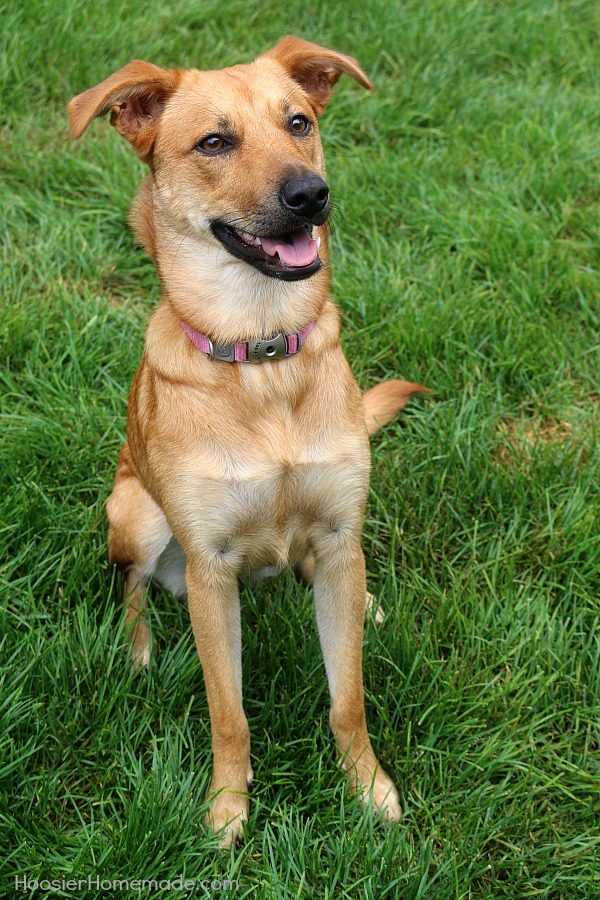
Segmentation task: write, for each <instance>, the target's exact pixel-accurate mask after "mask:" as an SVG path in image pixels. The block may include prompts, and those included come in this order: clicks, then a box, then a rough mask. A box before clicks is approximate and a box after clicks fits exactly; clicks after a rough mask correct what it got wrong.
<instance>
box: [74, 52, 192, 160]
mask: <svg viewBox="0 0 600 900" xmlns="http://www.w3.org/2000/svg"><path fill="white" fill-rule="evenodd" d="M180 80H181V72H179V71H177V70H173V69H159V68H158V66H153V65H152V63H147V62H143V61H142V60H139V59H136V60H134V62H131V63H129V65H127V66H124V67H123V68H122V69H119V71H118V72H115V73H114V75H109V77H108V78H106V79H105V80H104V81H102V82H101V83H100V84H97V85H96V86H95V87H93V88H90V89H89V90H87V91H84V92H83V94H78V96H77V97H73V99H72V100H71V102H70V103H69V106H68V112H69V122H70V125H71V134H72V136H73V137H74V138H78V137H79V136H80V135H82V134H83V132H84V131H85V129H86V128H87V127H88V125H89V124H90V122H91V121H92V119H95V118H96V116H102V115H104V114H105V113H107V112H108V111H109V109H110V110H112V113H111V117H110V121H111V124H112V125H114V127H115V128H116V129H117V131H118V132H119V134H122V135H123V137H124V138H126V139H127V140H128V141H129V142H130V143H131V144H132V146H133V148H134V150H135V151H136V153H137V154H138V156H140V157H141V159H143V160H144V161H145V162H147V161H148V159H149V157H150V154H151V152H152V147H153V144H154V139H155V137H156V128H157V123H158V118H159V116H160V113H161V112H162V110H163V107H164V105H165V103H166V101H167V100H168V98H169V97H170V96H171V95H172V94H173V92H174V91H175V88H176V87H177V85H178V84H179V82H180Z"/></svg>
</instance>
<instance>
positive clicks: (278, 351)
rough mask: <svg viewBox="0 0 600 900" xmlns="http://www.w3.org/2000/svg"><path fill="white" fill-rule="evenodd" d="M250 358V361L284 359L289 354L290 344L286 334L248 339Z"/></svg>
mask: <svg viewBox="0 0 600 900" xmlns="http://www.w3.org/2000/svg"><path fill="white" fill-rule="evenodd" d="M247 344H248V359H247V362H250V363H260V362H265V360H271V359H283V358H284V357H285V356H288V355H289V354H288V345H287V340H286V337H285V335H284V334H282V333H281V332H279V334H275V335H273V337H271V338H268V339H267V340H260V341H248V342H247Z"/></svg>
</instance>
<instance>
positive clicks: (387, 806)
mask: <svg viewBox="0 0 600 900" xmlns="http://www.w3.org/2000/svg"><path fill="white" fill-rule="evenodd" d="M371 796H372V798H373V806H374V807H375V808H376V809H377V810H379V812H380V813H382V814H383V817H384V818H385V819H387V821H389V822H399V821H400V819H401V818H402V807H401V806H400V796H399V794H398V791H397V789H396V787H395V785H394V782H393V781H392V779H391V778H390V776H389V775H388V774H387V772H384V771H383V769H381V768H378V769H377V773H376V775H375V779H374V782H373V787H372V789H371Z"/></svg>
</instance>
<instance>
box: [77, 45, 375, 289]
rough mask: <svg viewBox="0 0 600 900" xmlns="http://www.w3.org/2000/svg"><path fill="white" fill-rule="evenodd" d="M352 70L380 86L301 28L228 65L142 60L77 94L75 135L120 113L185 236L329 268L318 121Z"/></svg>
mask: <svg viewBox="0 0 600 900" xmlns="http://www.w3.org/2000/svg"><path fill="white" fill-rule="evenodd" d="M343 72H346V73H347V74H348V75H350V76H352V77H353V78H355V79H356V80H357V81H358V82H359V83H360V84H361V85H363V86H364V87H367V88H370V87H371V84H370V82H369V80H368V78H367V76H366V75H365V74H364V72H363V71H362V69H361V68H360V67H359V65H358V63H357V62H356V61H355V60H354V59H351V58H350V57H348V56H344V55H343V54H341V53H337V52H335V51H333V50H327V49H325V48H323V47H319V46H317V45H316V44H311V43H309V42H307V41H303V40H300V39H299V38H295V37H291V36H290V37H285V38H283V40H281V41H280V42H279V43H278V44H277V45H276V46H275V47H274V48H273V49H272V50H270V51H269V52H268V53H266V54H264V55H263V56H260V57H259V58H258V59H257V60H255V61H254V62H253V63H251V64H249V65H239V66H233V67H231V68H227V69H221V70H217V71H207V72H202V71H197V70H189V71H182V70H166V69H160V68H158V67H157V66H154V65H151V64H150V63H147V62H141V61H136V62H132V63H130V64H129V65H127V66H125V67H124V68H122V69H120V70H119V71H118V72H115V73H114V75H111V76H110V77H109V78H107V79H106V80H105V81H103V82H102V83H101V84H99V85H97V86H96V87H93V88H90V89H89V90H87V91H85V92H84V93H82V94H79V96H77V97H75V98H74V99H73V100H72V101H71V103H70V104H69V118H70V123H71V132H72V135H73V137H74V138H77V137H79V136H80V135H81V134H82V133H83V132H84V131H85V129H86V128H87V126H88V125H89V123H90V122H91V121H92V119H94V118H95V117H96V116H101V115H104V114H105V113H107V112H108V111H109V110H110V111H111V123H112V124H113V125H114V127H115V128H116V129H117V131H118V132H119V133H120V134H122V135H123V137H125V138H126V139H127V140H128V141H129V142H130V143H131V144H132V146H133V148H134V150H135V151H136V153H137V154H138V156H139V157H140V158H141V159H142V160H144V162H146V163H148V164H149V166H150V168H151V170H152V172H153V179H154V202H155V203H158V204H159V206H160V207H161V210H162V212H163V214H164V215H166V216H169V217H170V218H171V219H172V220H173V224H174V225H175V227H176V228H177V230H178V231H179V232H180V233H185V234H188V233H189V232H190V230H191V231H192V232H193V233H194V236H195V237H197V238H198V239H199V240H200V241H204V242H206V241H209V242H212V244H213V245H214V244H215V243H216V244H217V246H218V247H224V248H225V249H226V250H227V251H228V253H229V254H230V255H231V256H233V257H235V259H236V260H242V261H243V262H245V263H248V264H249V265H251V266H253V267H254V268H255V269H258V270H259V271H260V272H262V273H263V274H265V275H269V276H273V277H277V278H281V279H284V280H289V281H292V280H298V279H303V278H307V277H309V276H310V275H312V274H314V273H315V272H316V271H318V269H319V268H320V266H321V261H320V258H319V248H318V242H317V241H316V240H314V239H313V229H314V226H319V225H323V224H324V223H325V222H326V220H327V218H328V215H329V211H330V196H329V188H328V186H327V182H326V181H325V165H324V160H323V152H322V148H321V141H320V138H319V130H318V125H317V120H318V118H319V116H320V115H321V113H322V112H323V110H324V109H325V106H326V105H327V103H328V102H329V99H330V97H331V93H332V89H333V86H334V85H335V83H336V82H337V80H338V79H339V77H340V75H341V74H342V73H343Z"/></svg>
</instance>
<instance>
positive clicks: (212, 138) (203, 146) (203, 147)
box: [194, 134, 231, 154]
mask: <svg viewBox="0 0 600 900" xmlns="http://www.w3.org/2000/svg"><path fill="white" fill-rule="evenodd" d="M230 147H231V142H230V141H228V140H227V138H224V137H223V135H221V134H209V135H208V137H205V138H202V140H201V141H198V143H197V144H196V146H195V147H194V150H200V151H201V152H202V153H209V154H216V153H223V152H224V151H225V150H229V149H230Z"/></svg>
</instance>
